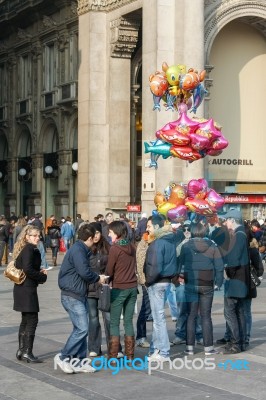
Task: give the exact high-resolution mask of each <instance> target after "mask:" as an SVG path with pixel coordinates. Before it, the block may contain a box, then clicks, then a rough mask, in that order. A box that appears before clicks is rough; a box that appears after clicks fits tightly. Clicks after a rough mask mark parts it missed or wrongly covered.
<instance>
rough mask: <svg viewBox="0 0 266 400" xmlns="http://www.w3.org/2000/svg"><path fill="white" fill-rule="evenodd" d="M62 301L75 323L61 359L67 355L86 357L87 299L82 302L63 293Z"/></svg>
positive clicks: (87, 329)
mask: <svg viewBox="0 0 266 400" xmlns="http://www.w3.org/2000/svg"><path fill="white" fill-rule="evenodd" d="M61 303H62V305H63V307H64V309H65V310H66V312H67V313H68V315H69V317H70V320H71V322H72V324H73V331H72V332H71V334H70V336H69V338H68V339H67V342H66V344H65V346H64V348H63V349H62V351H61V359H62V360H63V359H64V358H66V357H70V358H72V357H74V358H80V359H83V358H86V357H87V336H88V331H89V321H88V302H87V299H85V301H84V302H82V301H79V300H77V299H74V297H70V296H65V295H61Z"/></svg>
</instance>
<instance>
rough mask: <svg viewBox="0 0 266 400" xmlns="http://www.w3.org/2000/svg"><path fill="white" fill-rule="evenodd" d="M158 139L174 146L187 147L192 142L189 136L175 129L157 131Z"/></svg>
mask: <svg viewBox="0 0 266 400" xmlns="http://www.w3.org/2000/svg"><path fill="white" fill-rule="evenodd" d="M156 137H157V138H158V139H161V140H164V141H165V142H167V143H171V144H172V145H174V146H186V145H187V144H188V143H189V142H190V137H189V136H187V135H184V134H183V133H180V132H177V131H176V130H175V129H168V130H163V129H162V130H160V131H157V132H156Z"/></svg>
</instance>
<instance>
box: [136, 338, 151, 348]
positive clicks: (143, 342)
mask: <svg viewBox="0 0 266 400" xmlns="http://www.w3.org/2000/svg"><path fill="white" fill-rule="evenodd" d="M136 346H138V347H143V348H148V347H150V343H149V342H147V340H141V339H140V340H137V341H136Z"/></svg>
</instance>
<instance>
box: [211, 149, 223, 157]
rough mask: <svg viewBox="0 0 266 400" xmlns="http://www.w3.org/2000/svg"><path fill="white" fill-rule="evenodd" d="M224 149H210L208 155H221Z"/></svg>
mask: <svg viewBox="0 0 266 400" xmlns="http://www.w3.org/2000/svg"><path fill="white" fill-rule="evenodd" d="M222 152H223V151H222V150H213V149H208V150H207V155H208V156H212V157H216V156H219V155H220V154H222Z"/></svg>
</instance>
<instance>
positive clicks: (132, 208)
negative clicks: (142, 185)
mask: <svg viewBox="0 0 266 400" xmlns="http://www.w3.org/2000/svg"><path fill="white" fill-rule="evenodd" d="M140 211H141V205H140V204H129V205H128V206H127V212H140Z"/></svg>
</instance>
